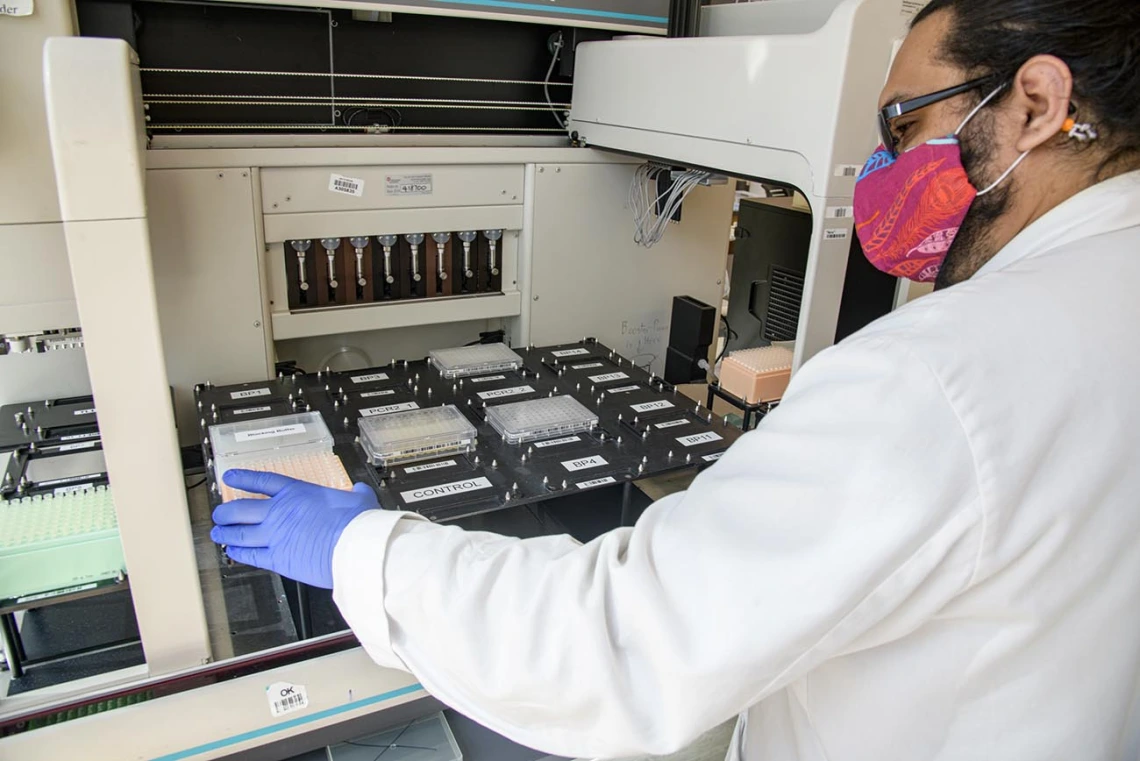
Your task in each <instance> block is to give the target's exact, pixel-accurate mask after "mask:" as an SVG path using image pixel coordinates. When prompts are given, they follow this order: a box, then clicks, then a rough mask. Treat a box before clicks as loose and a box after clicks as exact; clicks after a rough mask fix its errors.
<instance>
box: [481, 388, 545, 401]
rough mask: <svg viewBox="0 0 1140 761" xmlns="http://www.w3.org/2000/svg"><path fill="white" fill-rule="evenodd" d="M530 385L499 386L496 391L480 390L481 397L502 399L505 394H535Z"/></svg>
mask: <svg viewBox="0 0 1140 761" xmlns="http://www.w3.org/2000/svg"><path fill="white" fill-rule="evenodd" d="M533 393H534V389H533V388H531V387H530V386H512V387H511V388H497V389H495V390H494V391H480V392H479V398H480V399H502V398H503V397H504V396H519V395H520V394H533Z"/></svg>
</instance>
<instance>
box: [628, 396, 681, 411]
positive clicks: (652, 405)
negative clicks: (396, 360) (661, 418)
mask: <svg viewBox="0 0 1140 761" xmlns="http://www.w3.org/2000/svg"><path fill="white" fill-rule="evenodd" d="M672 406H673V403H672V402H668V401H665V400H664V399H661V400H660V401H656V402H645V403H644V404H631V405H630V407H629V408H630V409H631V410H633V411H634V412H653V411H654V410H667V409H669V408H670V407H672Z"/></svg>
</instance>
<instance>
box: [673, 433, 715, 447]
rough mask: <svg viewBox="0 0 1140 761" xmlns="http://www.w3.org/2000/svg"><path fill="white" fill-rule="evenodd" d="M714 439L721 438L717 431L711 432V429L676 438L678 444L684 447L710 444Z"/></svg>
mask: <svg viewBox="0 0 1140 761" xmlns="http://www.w3.org/2000/svg"><path fill="white" fill-rule="evenodd" d="M714 441H722V438H721V435H720V434H719V433H713V432H712V431H705V432H704V433H694V434H693V435H692V436H682V437H681V438H679V439H677V442H678V443H679V444H681V445H682V446H686V447H695V446H697V445H698V444H711V443H712V442H714Z"/></svg>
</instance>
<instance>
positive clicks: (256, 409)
mask: <svg viewBox="0 0 1140 761" xmlns="http://www.w3.org/2000/svg"><path fill="white" fill-rule="evenodd" d="M271 409H273V408H272V407H246V408H245V409H244V410H234V414H235V415H252V414H254V413H255V412H269V411H270V410H271Z"/></svg>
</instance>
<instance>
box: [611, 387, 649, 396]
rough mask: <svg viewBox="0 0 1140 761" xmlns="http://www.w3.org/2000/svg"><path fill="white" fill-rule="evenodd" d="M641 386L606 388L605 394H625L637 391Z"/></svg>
mask: <svg viewBox="0 0 1140 761" xmlns="http://www.w3.org/2000/svg"><path fill="white" fill-rule="evenodd" d="M639 388H641V386H622V387H621V388H607V389H606V393H607V394H625V393H628V392H630V391H637V390H638V389H639Z"/></svg>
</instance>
